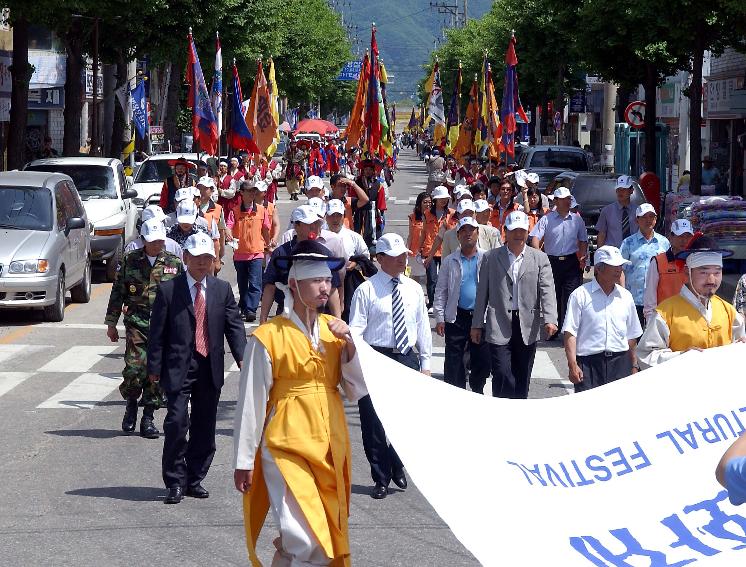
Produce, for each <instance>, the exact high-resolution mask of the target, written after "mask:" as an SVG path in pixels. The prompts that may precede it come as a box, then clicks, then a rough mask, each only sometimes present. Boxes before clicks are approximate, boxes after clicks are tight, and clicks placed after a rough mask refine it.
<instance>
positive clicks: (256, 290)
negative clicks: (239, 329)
mask: <svg viewBox="0 0 746 567" xmlns="http://www.w3.org/2000/svg"><path fill="white" fill-rule="evenodd" d="M263 263H264V259H263V258H257V259H256V260H233V265H234V266H235V268H236V280H237V282H238V308H239V309H240V310H241V313H246V311H251V312H252V313H256V311H257V309H258V308H259V300H260V299H261V297H262V265H263Z"/></svg>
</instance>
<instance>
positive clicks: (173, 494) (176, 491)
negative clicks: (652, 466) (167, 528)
mask: <svg viewBox="0 0 746 567" xmlns="http://www.w3.org/2000/svg"><path fill="white" fill-rule="evenodd" d="M182 498H184V491H183V490H182V489H181V487H180V486H174V487H173V488H169V489H168V494H166V497H165V498H164V499H163V503H164V504H178V503H179V502H181V499H182Z"/></svg>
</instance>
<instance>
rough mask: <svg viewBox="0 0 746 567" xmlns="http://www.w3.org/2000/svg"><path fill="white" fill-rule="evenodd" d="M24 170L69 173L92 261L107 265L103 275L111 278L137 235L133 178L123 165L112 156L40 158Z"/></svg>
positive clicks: (136, 212) (112, 279) (112, 278)
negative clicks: (83, 216) (81, 209)
mask: <svg viewBox="0 0 746 567" xmlns="http://www.w3.org/2000/svg"><path fill="white" fill-rule="evenodd" d="M24 169H25V170H26V171H48V172H54V173H64V174H65V175H69V176H70V177H71V178H72V180H73V182H74V183H75V187H76V189H77V190H78V194H79V195H80V198H81V200H82V201H83V207H84V208H85V211H86V215H87V217H88V222H90V223H91V224H92V225H93V233H92V234H91V260H92V261H93V262H95V263H98V264H103V265H105V267H106V277H107V279H108V280H109V281H114V277H115V276H116V273H117V267H118V265H119V262H120V261H121V260H122V256H123V255H124V247H125V246H126V245H127V243H128V242H129V241H130V240H132V239H134V238H136V237H137V228H136V227H137V217H138V211H137V207H136V206H135V205H134V203H133V202H132V199H133V198H134V197H137V192H136V191H135V190H134V189H132V188H131V184H132V179H131V178H127V177H125V175H124V165H123V164H122V162H121V161H119V160H118V159H114V158H95V157H63V158H50V159H39V160H36V161H32V162H31V163H29V164H28V165H26V167H25V168H24Z"/></svg>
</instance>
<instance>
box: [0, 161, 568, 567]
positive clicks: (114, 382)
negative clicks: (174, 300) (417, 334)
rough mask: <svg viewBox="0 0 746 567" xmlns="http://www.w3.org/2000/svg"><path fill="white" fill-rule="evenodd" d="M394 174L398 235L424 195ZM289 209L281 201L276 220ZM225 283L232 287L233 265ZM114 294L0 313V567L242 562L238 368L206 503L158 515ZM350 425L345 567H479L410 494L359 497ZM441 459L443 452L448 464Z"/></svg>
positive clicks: (353, 414)
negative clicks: (124, 382)
mask: <svg viewBox="0 0 746 567" xmlns="http://www.w3.org/2000/svg"><path fill="white" fill-rule="evenodd" d="M400 163H401V168H400V171H399V173H398V175H397V180H396V183H395V184H394V186H393V187H392V190H391V195H390V202H389V206H390V209H389V214H388V230H392V231H396V232H399V233H401V234H403V235H405V236H406V231H407V225H406V215H407V214H408V213H409V212H410V211H411V205H412V203H413V202H414V198H415V196H416V194H417V193H418V192H420V191H422V190H423V189H424V184H425V181H424V167H423V166H422V164H421V163H420V162H419V161H417V160H416V159H415V157H414V156H413V155H412V154H411V153H404V154H403V155H402V158H401V160H400ZM281 192H283V189H282V188H281ZM283 196H284V197H286V195H283ZM292 206H293V205H292V204H291V203H290V202H289V201H281V204H280V211H281V214H282V215H283V218H285V219H286V218H287V217H288V215H289V212H290V210H291V209H292ZM223 275H224V277H225V278H226V279H228V280H229V281H230V282H232V283H234V284H235V273H234V271H233V269H232V266H231V263H230V262H228V263H227V264H226V269H225V273H224V274H223ZM110 289H111V285H110V284H107V283H95V284H94V289H93V296H92V299H91V302H90V303H89V304H86V305H76V304H70V305H68V306H67V309H66V312H65V320H64V322H63V323H43V322H42V321H41V319H40V317H38V316H37V315H36V314H34V313H28V312H26V313H20V312H0V416H2V423H3V433H2V436H0V454H2V456H3V458H2V460H1V461H0V478H1V479H2V484H3V490H2V491H1V492H0V510H1V511H2V513H0V557H2V560H0V563H2V564H3V565H9V566H16V565H23V566H27V565H50V564H57V565H81V566H87V565H91V566H93V565H96V566H100V565H107V566H117V565H123V566H124V565H127V566H131V565H156V564H162V565H171V564H176V563H177V562H178V563H179V564H181V565H200V566H202V565H208V564H209V565H246V564H247V559H246V553H245V547H244V535H243V524H242V516H241V503H240V498H239V495H238V493H237V492H235V490H234V489H233V487H232V469H231V453H232V442H231V434H232V429H231V428H232V420H233V412H234V408H235V400H236V395H237V378H238V372H237V371H236V367H235V366H233V361H232V360H227V361H226V368H227V369H229V371H228V373H227V379H226V385H225V388H224V389H223V395H222V401H221V402H220V409H219V414H218V448H217V454H216V456H215V460H214V462H213V465H212V468H211V470H210V473H209V475H208V477H207V479H206V482H205V486H206V487H207V488H208V489H209V490H210V493H211V496H210V498H209V499H208V500H194V499H186V500H184V501H183V502H182V503H181V504H179V505H178V506H164V505H163V504H162V502H161V501H162V498H163V494H164V489H163V487H162V483H161V477H160V454H161V450H162V439H159V440H145V439H141V438H140V437H139V436H137V435H124V434H122V432H121V431H120V430H119V424H120V421H121V417H122V414H123V410H124V404H123V401H122V400H121V398H120V397H119V393H118V391H117V386H118V385H119V381H120V379H121V369H122V366H123V361H122V358H123V352H124V344H123V342H121V341H120V343H119V344H113V343H110V342H109V341H108V339H107V338H106V335H105V327H104V325H103V317H104V313H105V309H106V303H107V301H108V297H109V291H110ZM250 328H251V326H249V325H247V330H250ZM442 365H443V343H442V339H439V338H438V337H437V336H436V341H435V358H434V373H435V375H436V377H439V376H440V373H441V372H442ZM566 373H567V370H566V366H565V364H564V362H563V357H562V352H561V349H560V348H559V344H558V343H551V344H542V345H541V348H540V349H539V351H538V352H537V359H536V366H535V368H534V379H533V382H532V388H531V397H548V396H555V395H564V394H566V393H567V388H568V382H567V381H566V380H563V379H562V378H561V376H565V375H566ZM347 414H348V418H349V426H350V434H351V438H352V446H353V483H354V484H353V487H352V492H353V494H352V502H351V518H350V539H351V546H352V554H353V558H354V563H355V564H356V565H365V566H382V567H383V566H386V567H389V566H396V565H401V566H409V567H411V566H425V565H433V566H440V565H449V566H455V567H460V566H472V565H477V564H478V563H477V562H476V560H475V559H474V558H473V557H472V556H471V554H470V553H469V552H468V551H467V550H465V549H464V548H463V546H461V544H460V543H459V542H458V541H457V540H456V539H455V537H454V536H453V534H452V533H451V532H450V530H449V529H448V527H447V526H446V525H445V524H444V523H443V521H442V520H441V519H440V518H439V517H438V516H437V514H436V513H435V512H434V511H433V509H432V508H431V507H430V505H429V504H428V503H427V501H426V500H425V499H424V498H423V497H422V495H421V494H420V493H419V492H418V491H417V489H416V487H414V486H412V485H410V488H409V490H407V491H406V492H402V491H396V492H394V493H393V494H392V495H391V496H389V497H388V498H387V499H385V500H383V501H377V500H373V499H371V498H370V497H369V495H368V494H369V489H370V478H369V474H368V465H367V462H366V460H365V456H364V454H363V449H362V443H361V440H360V425H359V417H358V412H357V408H356V407H355V406H352V405H350V406H348V408H347ZM164 415H165V412H164V410H161V411H159V412H158V413H157V414H156V417H157V419H158V420H159V421H161V422H162V419H163V417H164ZM483 434H484V435H485V436H488V435H489V436H491V435H492V434H491V433H489V432H484V433H483ZM447 457H448V455H447V448H444V460H445V462H447ZM450 482H468V479H452V478H450V477H449V476H448V474H447V466H444V480H443V490H448V485H449V483H450ZM273 537H275V531H274V526H272V525H271V524H269V525H268V526H266V527H265V530H264V532H263V535H262V537H261V539H260V543H259V547H260V550H261V551H260V557H261V558H262V559H263V561H266V562H267V564H269V559H270V557H271V554H272V547H271V539H272V538H273Z"/></svg>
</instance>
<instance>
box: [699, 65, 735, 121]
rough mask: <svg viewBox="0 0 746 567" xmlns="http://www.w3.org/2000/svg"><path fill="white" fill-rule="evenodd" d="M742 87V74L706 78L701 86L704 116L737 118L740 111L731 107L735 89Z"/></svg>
mask: <svg viewBox="0 0 746 567" xmlns="http://www.w3.org/2000/svg"><path fill="white" fill-rule="evenodd" d="M743 88H744V76H743V75H741V76H738V77H729V78H727V79H711V80H708V81H707V82H706V83H705V85H704V88H703V96H702V100H703V107H704V113H703V114H704V118H737V117H739V116H740V114H741V112H742V111H739V110H736V109H734V107H733V103H734V102H735V100H734V99H735V97H734V94H735V93H734V92H733V91H735V90H739V89H743Z"/></svg>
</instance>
